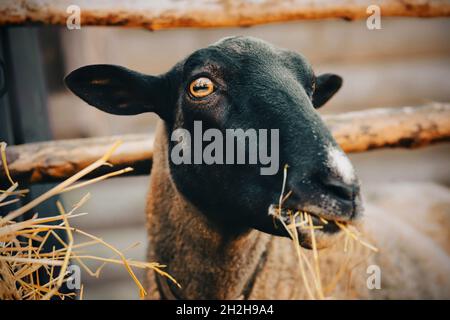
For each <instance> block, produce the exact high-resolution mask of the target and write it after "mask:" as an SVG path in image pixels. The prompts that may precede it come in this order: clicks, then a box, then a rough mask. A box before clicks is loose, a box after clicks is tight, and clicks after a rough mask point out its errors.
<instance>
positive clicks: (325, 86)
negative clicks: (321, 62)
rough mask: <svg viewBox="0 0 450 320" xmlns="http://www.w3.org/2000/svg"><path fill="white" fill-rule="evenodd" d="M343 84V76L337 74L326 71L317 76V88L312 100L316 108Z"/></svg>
mask: <svg viewBox="0 0 450 320" xmlns="http://www.w3.org/2000/svg"><path fill="white" fill-rule="evenodd" d="M341 86H342V78H341V77H340V76H338V75H336V74H331V73H325V74H322V75H320V76H318V77H317V78H316V89H315V90H314V93H313V98H312V102H313V105H314V108H316V109H318V108H320V107H321V106H323V105H324V104H325V103H326V102H327V101H328V100H330V98H331V97H332V96H334V94H335V93H336V92H338V90H339V89H340V88H341Z"/></svg>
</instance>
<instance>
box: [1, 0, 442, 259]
mask: <svg viewBox="0 0 450 320" xmlns="http://www.w3.org/2000/svg"><path fill="white" fill-rule="evenodd" d="M71 5H75V6H78V7H79V8H81V11H80V13H81V21H80V22H81V29H84V28H85V27H86V28H88V26H104V27H107V28H103V29H104V30H105V29H108V30H109V29H113V28H112V27H114V29H117V28H121V29H123V31H120V32H122V35H123V32H128V31H130V32H131V29H126V30H125V28H140V29H147V30H150V31H153V32H152V35H153V34H154V35H155V36H158V33H161V34H162V35H161V36H160V37H164V35H165V34H164V32H168V31H160V30H172V29H176V30H173V32H175V31H177V30H179V29H182V30H185V28H197V29H207V31H205V32H216V28H236V27H243V28H242V29H238V30H244V31H242V32H247V30H252V28H249V27H253V26H257V25H264V24H272V23H274V24H275V23H277V24H279V25H283V24H286V25H291V24H293V23H296V22H298V21H307V20H318V21H315V22H312V23H319V20H320V21H328V20H329V19H331V21H335V20H336V19H339V20H342V19H343V20H346V22H345V23H347V24H352V23H354V22H353V21H360V22H361V23H364V24H365V20H366V19H367V18H368V17H369V16H370V15H371V12H370V11H367V8H369V7H370V6H371V5H376V6H377V7H378V8H379V10H380V12H381V19H382V23H384V21H385V20H384V19H386V21H389V19H394V18H403V19H414V21H416V23H419V22H417V20H418V18H419V19H421V20H427V19H430V21H431V20H433V19H434V18H436V19H443V18H445V17H449V16H450V1H447V0H443V1H439V0H390V1H387V0H386V1H384V0H382V1H370V0H357V1H350V0H336V1H328V0H324V1H317V2H314V1H306V0H294V1H279V0H269V1H246V0H238V1H228V0H216V1H207V0H195V1H191V2H188V1H175V0H164V1H153V2H148V1H143V0H140V1H116V0H110V1H101V2H100V1H99V2H95V1H87V0H86V1H82V0H78V1H77V0H68V1H66V0H64V1H53V0H42V1H31V0H30V1H27V0H25V1H13V0H4V1H1V2H0V26H1V29H0V32H1V33H0V40H1V42H0V71H1V79H0V80H1V82H0V141H5V142H7V144H8V147H7V148H6V152H5V155H6V157H5V161H6V163H7V164H8V169H9V174H10V177H11V179H12V180H13V181H15V182H16V181H17V182H18V183H19V185H20V187H21V188H28V189H29V190H30V192H29V193H28V194H27V195H26V197H24V198H21V200H20V204H19V203H14V204H12V205H11V207H13V208H18V207H19V205H25V203H27V202H29V201H30V200H31V199H33V198H36V197H37V196H39V195H40V194H42V193H44V192H46V191H48V190H51V188H52V187H54V186H55V185H56V184H57V183H60V182H61V181H64V180H66V179H68V178H70V177H72V176H73V175H75V174H77V173H78V172H80V171H81V170H83V169H85V168H87V167H88V166H89V165H91V164H92V163H94V162H95V161H96V160H98V159H100V158H102V156H103V155H104V154H105V153H107V152H108V150H109V148H110V147H111V146H112V145H113V144H114V143H115V142H116V141H118V140H120V141H122V145H121V146H120V147H118V148H117V150H116V151H115V152H114V153H113V154H112V155H111V156H110V157H109V159H108V163H110V164H111V165H112V166H101V167H99V168H97V169H96V170H94V171H92V172H89V173H88V174H87V175H86V176H85V177H84V179H93V178H96V177H102V176H104V175H107V174H110V173H112V172H117V171H118V170H126V168H129V167H132V168H133V170H132V171H130V172H128V171H127V172H125V173H124V174H122V175H121V176H120V177H117V178H114V179H113V180H115V179H118V180H117V181H120V179H126V178H125V177H130V176H133V175H139V176H142V175H148V174H149V173H150V171H151V167H152V157H153V151H152V148H153V136H152V135H150V134H148V133H143V132H146V131H144V130H141V133H132V134H131V133H130V134H118V135H117V134H114V135H109V136H104V135H103V136H102V137H97V136H91V134H89V133H85V134H83V133H82V134H78V137H77V138H75V139H58V140H53V131H54V130H55V129H56V130H61V129H60V128H62V127H64V126H65V125H66V123H67V126H70V124H69V122H71V119H70V116H69V117H66V118H64V120H63V121H66V123H59V124H55V123H52V124H51V121H52V120H51V117H50V116H49V113H50V111H49V108H48V97H49V95H50V93H49V92H50V91H55V90H54V88H58V90H63V89H61V83H58V81H57V80H54V79H50V80H49V79H48V78H49V76H48V74H49V73H53V74H56V76H59V78H60V79H61V81H62V78H63V76H64V75H65V73H66V71H67V70H66V69H65V66H64V61H63V59H61V57H60V56H61V55H63V54H65V56H66V59H67V57H68V56H71V57H73V52H72V53H71V52H70V51H71V50H72V51H73V50H76V44H83V42H82V41H80V42H76V44H73V43H72V44H70V43H69V44H67V43H63V41H62V40H61V38H58V36H57V33H56V31H55V30H52V29H51V28H55V27H50V26H60V28H65V26H66V24H67V23H68V17H69V16H70V15H71V11H70V10H69V11H68V8H69V7H70V6H71ZM431 18H433V19H431ZM447 22H448V21H444V22H442V24H443V25H444V26H449V24H448V23H447ZM332 23H334V22H332ZM339 23H341V21H339ZM244 27H245V29H244ZM360 27H361V28H365V26H360ZM247 28H248V29H247ZM338 28H346V27H341V26H340V25H339V26H338ZM218 30H219V31H217V32H220V30H221V29H218ZM346 30H347V31H349V30H350V29H346ZM291 31H292V30H291ZM65 32H66V33H69V32H71V33H76V32H80V30H65ZM170 32H172V31H170ZM370 32H373V33H376V32H378V31H377V30H373V31H370ZM324 33H325V31H324ZM447 33H448V32H447ZM105 34H106V33H105ZM331 34H332V33H331ZM405 34H406V33H404V34H401V35H405ZM424 34H425V36H424V37H423V39H425V37H426V33H424ZM319 36H320V35H319ZM87 37H89V36H86V38H87ZM100 37H101V34H100ZM100 37H99V38H100ZM205 37H206V38H208V37H210V38H212V37H213V34H212V33H211V34H206V36H205ZM276 37H277V36H274V38H276ZM99 38H97V39H99ZM330 38H331V37H329V38H328V40H330ZM93 39H95V38H93ZM439 39H441V38H439ZM439 39H438V40H436V43H437V42H439ZM84 40H86V39H84ZM309 40H310V41H312V39H310V38H309ZM99 41H101V40H99ZM150 41H151V40H150ZM330 41H331V40H330ZM403 41H404V42H405V40H404V39H403ZM180 42H181V43H183V39H180ZM394 42H395V41H393V42H391V43H389V46H390V47H389V48H387V49H386V51H384V52H383V53H382V54H381V55H382V56H385V57H389V55H390V54H391V53H389V50H390V49H391V48H393V51H395V50H398V52H397V54H398V56H405V55H407V54H408V52H401V50H399V49H398V48H397V47H396V46H395V44H394ZM430 43H432V42H431V40H430ZM436 43H433V45H434V46H435V47H439V50H441V51H442V52H444V55H445V54H446V55H447V56H444V58H443V60H444V65H443V67H442V69H445V70H442V69H441V70H439V69H440V67H439V66H440V65H439V64H438V67H435V68H431V69H430V70H432V71H436V73H438V71H439V72H441V73H439V74H438V75H437V77H440V78H439V79H438V80H436V81H441V80H442V81H446V83H444V84H443V85H442V86H443V87H444V88H445V87H447V92H444V93H442V94H441V92H439V93H436V92H438V91H437V89H436V90H435V91H433V92H432V93H430V94H429V95H428V93H429V92H428V91H426V90H425V89H424V91H420V92H424V94H426V95H428V96H426V97H423V100H422V102H421V103H420V104H417V103H412V104H411V105H403V106H400V105H398V104H397V105H396V106H394V107H392V108H391V107H389V105H386V106H380V105H378V102H374V103H372V104H371V102H370V101H367V104H368V105H370V108H367V109H366V106H365V103H366V101H364V104H363V105H359V106H353V107H351V108H350V109H351V110H348V109H345V108H343V110H347V111H346V112H342V113H334V112H333V108H332V106H331V107H330V110H328V111H329V112H330V113H328V112H326V113H324V114H323V115H322V117H323V119H324V121H325V123H326V125H327V126H328V127H329V128H330V130H331V132H332V134H333V136H334V138H335V139H336V141H337V142H338V143H339V145H340V146H341V148H342V149H343V150H344V151H345V152H346V153H362V152H367V155H366V156H365V157H366V158H367V157H370V154H371V153H370V152H369V151H372V150H376V149H392V148H400V149H401V148H403V149H413V148H414V149H415V148H419V147H426V146H429V145H435V144H438V143H439V144H440V143H442V144H444V143H448V142H449V141H450V102H449V101H448V98H449V96H448V92H449V91H448V78H445V76H447V75H448V72H447V73H446V71H447V70H448V63H449V60H448V58H449V56H448V52H450V48H449V47H448V44H442V43H441V44H439V45H437V44H436ZM447 43H448V40H447ZM47 45H48V47H46V49H45V50H42V46H44V47H45V46H47ZM63 45H66V49H65V50H66V52H63V49H62V46H63ZM318 45H321V44H320V43H319V44H318ZM324 45H325V46H326V44H324ZM380 46H383V43H382V42H381V43H380ZM419 47H420V44H417V46H416V47H415V48H419ZM433 48H434V47H431V49H430V52H431V51H432V49H433ZM153 49H154V48H153ZM80 50H81V49H80ZM115 50H118V51H121V50H122V48H120V46H119V47H116V48H115ZM123 50H124V51H127V50H130V49H127V48H123ZM421 50H423V52H425V51H426V50H425V49H423V48H419V49H417V51H418V52H421ZM87 51H89V50H87ZM436 51H438V49H436ZM43 52H44V53H43ZM108 54H109V53H108ZM144 54H145V55H147V56H148V55H149V53H148V52H145V53H144ZM87 55H89V54H87ZM329 55H331V54H329ZM332 55H333V59H334V61H339V55H340V53H339V52H333V53H332ZM366 55H368V56H369V55H370V54H368V53H366ZM431 55H433V52H432V53H431ZM97 58H98V57H97V56H95V55H94V57H93V58H92V55H91V60H97ZM45 59H47V61H45ZM333 59H330V61H332V62H333ZM357 59H358V58H357V57H356V58H355V60H357ZM411 59H413V58H411ZM118 60H120V59H118ZM74 61H78V62H79V61H80V60H76V58H74ZM394 61H397V62H398V64H399V65H404V64H405V63H407V62H405V61H400V60H395V59H394ZM78 62H72V65H76V64H77V63H78ZM97 62H98V61H97ZM394 64H395V63H394ZM43 66H46V68H47V69H49V70H44V67H43ZM48 66H50V67H48ZM381 67H382V66H381ZM393 67H394V68H396V67H397V66H395V65H393ZM407 67H408V65H407V66H406V68H407ZM381 70H386V69H381ZM421 70H425V69H421ZM427 70H428V69H427ZM419 71H420V70H419ZM380 72H382V71H380ZM355 74H357V71H355ZM387 74H389V73H387ZM392 74H393V73H392ZM392 74H391V75H392ZM427 77H428V78H427V79H432V78H433V74H430V75H427ZM356 78H357V79H360V80H361V79H362V78H358V77H357V76H355V79H356ZM393 78H394V79H400V80H401V79H403V78H401V77H397V78H396V76H393ZM372 80H373V79H372ZM378 81H379V82H380V83H381V82H382V81H383V80H378ZM433 81H434V80H433ZM442 81H441V82H442ZM356 82H358V81H355V82H354V83H356ZM377 85H378V83H377ZM361 87H362V86H361ZM361 87H356V89H355V91H356V90H358V88H361ZM374 87H375V86H374ZM379 87H380V88H381V87H382V86H381V85H379ZM400 87H401V86H400ZM427 90H428V89H427ZM443 90H445V89H443ZM443 90H441V91H442V92H443ZM431 91H432V90H430V92H431ZM365 92H367V89H366V91H365ZM410 93H411V94H412V95H414V94H415V93H414V92H410ZM434 93H436V94H435V95H434V96H433V94H434ZM355 94H356V92H355ZM379 94H380V93H379ZM389 94H391V95H392V96H394V95H395V93H392V92H391V93H387V95H388V96H389ZM404 94H405V95H407V94H408V93H404ZM439 94H441V95H440V96H439ZM380 95H383V93H381V94H380ZM430 97H431V99H433V98H436V99H438V98H441V97H442V100H441V101H429V100H431V99H430ZM445 99H446V100H445ZM417 100H418V99H416V100H415V101H417ZM61 101H62V100H61ZM64 101H69V100H64ZM349 101H350V100H349ZM379 101H381V103H384V102H383V99H382V98H380V99H379ZM392 101H394V104H396V101H395V99H392ZM64 103H66V102H64ZM345 103H346V101H343V103H342V104H345ZM67 107H70V106H69V105H67ZM80 110H81V109H80ZM80 112H83V111H80ZM71 114H72V115H74V113H73V112H72V113H71ZM58 128H59V129H58ZM61 132H62V131H61ZM131 132H132V131H131ZM83 135H85V136H88V137H85V138H80V136H83ZM94 135H95V134H94ZM446 148H447V149H443V151H441V153H443V154H444V156H443V157H444V165H443V170H444V172H442V173H441V174H442V176H443V177H442V179H443V180H444V183H447V182H448V180H445V179H448V174H449V171H448V163H447V164H445V159H448V156H447V157H446V154H448V147H446ZM402 155H404V156H406V154H405V153H402ZM429 158H432V156H431V157H429ZM386 161H389V160H386ZM405 161H407V160H405ZM430 161H431V160H430ZM8 186H9V178H8V172H7V171H6V170H5V165H4V162H2V161H0V189H2V190H6V189H7V188H8ZM115 186H116V187H117V188H121V186H120V183H117V182H116V185H115ZM417 196H420V195H417ZM133 199H134V198H133ZM105 200H106V201H108V200H109V199H108V197H106V198H105ZM53 202H55V201H53V200H50V201H47V202H46V203H44V204H39V206H37V207H36V211H37V212H39V213H42V214H44V215H43V216H42V215H40V217H47V216H46V215H48V217H51V216H52V215H53V214H54V213H55V212H58V209H57V207H56V206H55V204H54V203H53ZM6 208H8V210H6ZM10 210H11V208H10V207H8V206H4V207H0V214H1V215H2V216H6V214H7V213H8V212H9V211H10ZM32 214H34V212H32V211H30V212H29V213H27V215H25V216H23V217H22V219H29V218H31V215H32ZM93 214H95V213H93ZM142 215H143V213H142ZM139 221H140V220H139ZM97 223H99V222H98V221H97ZM58 234H59V235H60V237H61V238H62V239H65V240H66V241H67V234H66V232H63V230H60V231H58ZM46 246H47V247H48V248H47V249H48V250H51V249H50V248H52V247H53V246H57V247H60V244H58V241H57V240H53V242H49V243H48V244H46Z"/></svg>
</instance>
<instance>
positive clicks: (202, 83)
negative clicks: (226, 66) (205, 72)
mask: <svg viewBox="0 0 450 320" xmlns="http://www.w3.org/2000/svg"><path fill="white" fill-rule="evenodd" d="M213 91H214V84H213V82H212V81H211V80H210V79H208V78H205V77H201V78H198V79H195V80H194V81H192V82H191V84H190V85H189V93H190V94H191V95H192V96H194V97H196V98H203V97H206V96H207V95H209V94H211V93H212V92H213Z"/></svg>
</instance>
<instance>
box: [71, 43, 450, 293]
mask: <svg viewBox="0 0 450 320" xmlns="http://www.w3.org/2000/svg"><path fill="white" fill-rule="evenodd" d="M65 82H66V85H67V86H68V88H69V89H70V90H72V91H73V92H74V93H75V94H76V95H78V96H79V97H80V98H81V99H83V100H84V101H85V102H87V103H88V104H90V105H92V106H94V107H96V108H98V109H100V110H103V111H106V112H108V113H112V114H117V115H133V114H139V113H143V112H155V113H156V114H158V115H159V117H160V118H161V121H160V122H159V124H158V126H157V130H156V138H155V144H154V154H153V167H152V172H151V179H150V190H149V194H148V199H147V230H148V236H149V247H148V259H149V260H151V261H158V262H160V263H163V264H166V265H167V266H168V267H167V271H168V272H169V273H170V274H171V275H172V276H174V277H175V278H176V279H177V280H178V281H179V282H180V283H181V287H177V286H176V285H174V284H173V283H171V282H170V281H167V280H166V279H165V278H162V277H160V276H158V275H155V274H153V273H148V274H147V276H146V281H147V287H148V291H149V298H153V299H304V298H308V295H307V290H306V287H305V285H304V283H303V282H302V278H301V276H300V273H299V272H298V262H297V260H296V258H295V253H294V249H293V247H292V243H291V240H290V239H289V238H288V233H287V232H286V230H284V229H283V228H282V227H280V225H279V224H278V225H277V223H276V221H274V219H273V217H272V216H270V215H269V214H268V213H269V208H271V207H273V205H276V204H279V201H280V188H281V184H282V181H283V172H282V171H283V170H278V171H277V172H276V173H275V174H268V175H264V174H261V172H260V169H261V166H262V165H261V164H254V163H251V164H250V163H247V164H246V163H243V164H242V163H240V164H236V163H235V164H223V163H220V162H219V161H218V162H215V163H212V164H205V163H197V164H196V163H193V164H192V163H176V164H175V163H174V161H172V157H171V156H172V154H173V151H174V150H175V149H176V148H179V147H180V145H182V144H184V147H183V148H182V156H183V157H185V156H186V155H189V156H190V155H191V151H192V150H191V149H190V147H189V145H188V144H187V143H185V142H186V141H188V140H185V139H187V138H186V137H180V136H177V137H175V139H174V132H175V131H177V130H179V129H182V130H184V131H183V132H187V133H192V132H193V131H194V122H195V121H202V124H203V125H204V127H205V128H213V129H218V130H217V131H216V132H219V133H220V132H224V131H225V130H226V129H228V128H232V129H237V128H242V129H244V130H248V129H251V128H255V129H276V130H279V145H276V146H274V145H272V146H269V147H268V150H271V151H272V153H273V152H274V150H277V151H278V154H277V155H278V161H279V163H280V164H281V165H284V164H287V165H288V166H289V174H288V176H287V179H286V181H285V182H286V185H285V186H286V190H289V191H290V196H289V197H287V198H286V199H285V201H284V202H283V207H286V208H288V209H292V210H300V211H306V212H308V213H310V215H311V216H312V218H313V221H314V224H315V225H319V226H320V227H321V228H322V229H319V230H317V231H316V235H317V241H318V244H319V246H320V247H324V248H323V249H322V250H321V251H320V253H319V254H320V261H321V262H320V263H321V271H322V272H321V274H322V278H323V283H324V285H326V286H327V287H325V288H324V292H325V294H326V295H327V297H333V298H449V297H450V292H449V290H450V284H449V281H450V280H449V277H448V274H449V271H450V263H449V261H450V258H449V256H448V254H447V253H446V252H445V251H444V250H442V248H440V247H439V246H438V245H437V244H436V242H433V241H432V240H430V239H429V238H428V237H427V236H426V235H425V234H424V233H421V232H420V230H418V229H417V228H413V227H409V226H408V224H407V222H405V220H402V219H401V218H400V217H392V216H383V215H382V214H378V213H375V214H374V213H373V210H372V211H371V213H370V211H369V212H366V214H365V217H363V215H362V212H363V206H362V200H361V192H360V183H359V180H358V178H357V175H356V173H355V170H354V168H353V166H352V164H351V163H350V161H349V159H348V158H347V156H346V155H345V154H344V153H343V151H342V150H341V149H340V148H339V146H338V145H337V143H336V141H335V140H334V139H333V137H332V135H331V133H330V131H329V130H328V129H327V128H326V126H325V124H324V123H323V121H322V120H321V118H320V116H319V115H318V113H317V111H316V110H315V109H317V108H320V107H321V106H323V105H324V104H325V103H326V102H327V101H328V100H329V99H330V98H331V97H332V96H333V95H334V94H335V93H336V92H337V91H338V90H339V89H340V87H341V85H342V79H341V77H339V76H338V75H334V74H322V75H319V76H316V75H315V74H314V72H313V70H312V67H311V65H310V64H309V63H308V62H307V60H306V59H305V58H304V57H303V56H302V55H300V54H298V53H295V52H292V51H289V50H285V49H281V48H277V47H275V46H273V45H271V44H269V43H266V42H264V41H263V40H259V39H256V38H251V37H228V38H224V39H222V40H220V41H218V42H216V43H214V44H212V45H210V46H208V47H206V48H203V49H200V50H197V51H195V52H194V53H192V54H191V55H190V56H188V57H187V58H185V59H184V60H182V61H180V62H179V63H177V64H176V65H175V66H174V67H173V68H172V69H171V70H170V71H168V72H167V73H165V74H162V75H159V76H149V75H144V74H141V73H138V72H135V71H131V70H128V69H126V68H123V67H119V66H113V65H91V66H85V67H82V68H80V69H77V70H75V71H73V72H72V73H70V74H69V75H68V76H67V77H66V79H65ZM244 138H245V137H244ZM244 141H245V139H244ZM249 143H250V142H249ZM204 144H205V142H204V141H203V144H202V146H203V145H204ZM186 145H187V147H186ZM258 147H261V145H258ZM277 147H278V148H279V149H277ZM218 151H219V150H216V152H218ZM247 151H248V150H247ZM247 151H246V154H245V155H246V156H249V152H247ZM266 151H267V150H266ZM320 218H325V219H326V220H328V223H324V222H323V219H320ZM336 222H342V223H346V224H358V225H361V226H362V227H363V229H364V230H365V232H366V234H367V235H368V236H369V237H370V238H371V239H372V240H373V241H374V242H375V244H376V245H377V246H378V247H379V249H380V252H381V253H380V254H368V252H367V251H366V250H364V249H363V248H361V247H358V248H357V249H355V251H353V252H352V254H351V255H349V254H347V253H345V252H344V250H343V249H342V247H340V246H339V245H330V244H332V243H342V241H340V239H341V238H342V237H343V235H342V232H340V229H339V228H338V227H337V223H336ZM430 223H432V221H430ZM298 232H299V235H300V238H299V242H300V245H302V246H303V247H305V248H310V247H311V237H310V236H309V234H310V233H309V231H308V232H306V231H304V230H301V229H300V228H298ZM307 255H311V254H310V252H308V253H307ZM342 266H344V267H342ZM370 266H372V267H373V266H375V267H379V270H380V271H381V277H382V278H381V279H382V282H381V289H379V288H375V289H374V288H372V287H370V285H369V283H368V277H369V275H368V272H369V273H370V270H372V269H373V268H372V269H368V267H370ZM374 270H375V269H374ZM343 271H344V272H343ZM340 275H342V277H344V278H345V277H347V280H342V279H340V280H341V281H338V282H337V283H334V282H336V281H335V280H336V277H337V276H339V277H340ZM342 277H341V278H342ZM333 281H334V282H333Z"/></svg>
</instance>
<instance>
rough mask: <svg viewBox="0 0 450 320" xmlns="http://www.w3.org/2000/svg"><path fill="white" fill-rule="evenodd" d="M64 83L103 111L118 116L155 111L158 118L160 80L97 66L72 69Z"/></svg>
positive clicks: (160, 103) (114, 67) (115, 68)
mask: <svg viewBox="0 0 450 320" xmlns="http://www.w3.org/2000/svg"><path fill="white" fill-rule="evenodd" d="M64 81H65V83H66V85H67V87H68V88H69V89H70V90H71V91H72V92H73V93H75V94H76V95H77V96H78V97H80V98H81V99H83V100H84V101H85V102H87V103H88V104H90V105H91V106H94V107H96V108H98V109H100V110H103V111H105V112H108V113H112V114H118V115H133V114H139V113H143V112H156V113H158V114H159V115H160V116H161V114H160V113H161V111H162V110H160V108H162V103H163V101H164V97H163V94H164V93H165V92H166V90H165V88H164V81H163V79H162V78H160V77H155V76H148V75H145V74H142V73H139V72H135V71H132V70H129V69H126V68H123V67H120V66H114V65H107V64H99V65H90V66H85V67H82V68H79V69H77V70H74V71H72V72H71V73H70V74H69V75H68V76H67V77H66V78H65V79H64Z"/></svg>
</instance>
